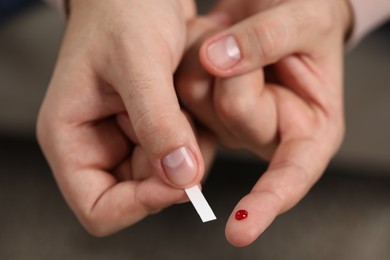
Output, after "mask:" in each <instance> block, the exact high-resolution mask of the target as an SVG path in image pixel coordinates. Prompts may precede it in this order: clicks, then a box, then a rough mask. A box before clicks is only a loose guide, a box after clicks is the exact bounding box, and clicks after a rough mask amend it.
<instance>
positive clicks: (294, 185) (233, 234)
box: [225, 138, 332, 246]
mask: <svg viewBox="0 0 390 260" xmlns="http://www.w3.org/2000/svg"><path fill="white" fill-rule="evenodd" d="M321 140H322V139H317V140H315V139H304V138H303V139H292V140H289V141H287V140H286V141H284V142H282V143H281V144H280V146H279V147H278V149H277V151H276V153H275V155H274V158H273V159H272V161H271V163H270V166H269V169H268V170H267V171H266V172H265V173H264V175H263V176H262V177H261V178H260V180H259V181H258V182H257V184H256V185H255V186H254V188H253V189H252V190H251V192H250V193H249V194H248V195H246V196H245V197H244V198H243V199H242V200H241V201H240V202H239V203H238V204H237V206H236V207H235V209H234V211H233V213H232V214H231V216H230V218H229V220H228V223H227V225H226V231H225V232H226V237H227V239H228V241H229V242H230V243H232V244H233V245H236V246H247V245H249V244H250V243H252V242H253V241H254V240H255V239H256V238H257V237H258V236H259V235H260V234H261V233H263V232H264V230H265V229H266V228H267V227H268V226H269V225H270V224H271V222H272V221H273V220H274V219H275V217H276V216H277V215H279V214H281V213H283V212H284V211H286V210H288V209H290V208H291V207H292V206H294V205H295V204H296V203H298V201H299V200H301V199H302V197H303V196H304V195H305V194H306V193H307V192H308V190H309V189H310V187H311V186H312V185H313V184H314V183H315V182H316V181H317V180H318V178H319V177H320V176H321V174H322V173H323V171H324V169H325V167H326V165H327V163H328V162H329V160H330V157H331V156H332V153H331V152H330V149H329V147H327V145H324V142H322V141H321ZM240 209H244V210H247V211H248V217H247V218H246V219H245V220H243V221H237V220H236V219H235V213H236V212H237V211H238V210H240Z"/></svg>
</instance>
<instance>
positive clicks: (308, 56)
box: [177, 0, 351, 246]
mask: <svg viewBox="0 0 390 260" xmlns="http://www.w3.org/2000/svg"><path fill="white" fill-rule="evenodd" d="M210 17H213V18H214V20H215V19H217V20H219V21H222V22H224V23H226V21H229V20H230V23H233V24H234V25H233V26H231V27H229V28H228V29H223V28H220V27H219V28H218V26H216V25H215V23H213V22H210V19H208V18H202V19H199V20H197V21H196V22H194V23H193V24H192V29H191V31H192V37H190V41H191V42H190V43H189V45H191V44H192V45H193V48H192V49H190V50H189V51H188V53H187V55H186V57H185V58H184V60H183V62H182V65H181V66H180V69H179V72H178V75H177V92H178V94H179V96H180V97H181V100H182V103H183V104H184V105H185V107H186V108H187V109H188V110H189V111H190V112H191V113H192V114H193V115H194V116H195V117H196V118H197V119H198V120H199V121H200V122H201V123H202V124H204V125H205V126H207V127H208V128H209V129H210V130H211V131H212V132H213V133H214V134H215V135H216V136H217V138H218V140H219V141H220V142H221V143H223V144H225V145H226V146H228V147H231V148H244V149H248V150H250V151H252V152H254V153H255V154H257V155H258V156H259V157H261V158H263V159H267V160H270V164H269V167H268V169H267V171H266V172H265V173H264V174H263V175H262V176H261V178H260V179H259V181H258V182H257V184H256V185H255V186H254V187H253V189H252V190H251V192H250V193H249V194H248V195H247V196H245V197H244V198H243V199H242V200H241V201H240V202H239V203H238V204H237V206H236V207H235V209H234V210H233V212H232V214H231V216H230V218H229V220H228V223H227V225H226V237H227V239H228V241H230V243H232V244H233V245H236V246H246V245H249V244H250V243H252V242H253V241H254V240H255V239H256V238H257V237H258V236H259V235H260V234H261V233H262V232H263V231H264V230H265V229H266V228H267V227H268V226H269V225H270V224H271V222H272V221H273V220H274V219H275V217H276V216H277V215H279V214H281V213H283V212H285V211H287V210H288V209H290V208H291V207H293V206H294V205H295V204H296V203H298V202H299V200H301V199H302V197H303V196H304V195H305V194H306V193H307V192H308V190H309V189H310V188H311V187H312V185H314V183H315V182H316V181H317V180H318V179H319V177H320V176H321V174H322V173H323V172H324V169H325V168H326V166H327V164H328V162H329V161H330V159H331V157H332V156H333V155H334V153H335V152H336V151H337V149H338V147H339V145H340V143H341V141H342V137H343V133H344V118H343V98H342V93H343V89H342V69H343V67H342V60H343V41H344V37H345V34H346V31H347V30H348V28H349V25H350V19H351V14H350V11H349V9H348V5H347V3H346V1H343V0H281V1H272V0H271V1H256V0H243V1H241V0H240V1H239V0H231V1H220V2H219V5H217V7H216V8H215V9H214V13H213V14H212V15H211V16H210ZM216 31H217V33H216ZM210 33H211V34H213V36H212V37H208V36H210ZM207 37H208V38H207ZM205 38H207V39H206V40H204V39H205ZM199 48H200V51H199ZM199 52H200V63H199V62H198V63H196V62H194V60H196V57H197V56H198V55H199V54H198V53H199ZM202 67H203V68H205V70H202ZM210 74H211V75H213V76H216V78H215V79H213V78H212V76H211V75H210ZM239 209H245V210H247V211H248V212H249V216H248V218H247V219H245V221H237V220H236V219H235V213H236V212H237V210H239Z"/></svg>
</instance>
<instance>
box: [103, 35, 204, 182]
mask: <svg viewBox="0 0 390 260" xmlns="http://www.w3.org/2000/svg"><path fill="white" fill-rule="evenodd" d="M151 35H153V33H145V37H144V38H142V40H137V41H134V42H133V43H131V44H129V46H130V47H128V46H127V45H126V46H120V47H118V49H117V50H116V53H119V54H120V57H121V58H120V59H121V60H119V61H118V60H111V61H110V62H109V64H105V66H103V67H100V68H98V69H99V71H100V72H101V73H102V74H103V75H104V78H105V79H106V80H107V81H108V82H109V83H110V84H111V85H112V86H114V87H115V88H116V89H117V91H118V92H119V94H120V96H121V97H122V99H123V102H124V104H125V107H126V110H127V114H128V115H129V119H130V123H131V125H132V127H133V130H134V134H135V138H136V139H137V140H138V142H139V143H140V145H141V146H142V148H143V149H144V151H145V153H146V155H147V157H148V158H149V160H150V161H151V163H152V165H153V167H154V168H155V170H156V172H157V173H158V174H160V176H161V177H162V178H163V180H165V181H166V182H167V183H169V184H170V185H173V186H175V187H178V188H184V187H188V186H193V185H195V184H196V183H197V182H199V180H200V179H201V178H202V174H203V168H204V166H203V161H202V157H201V155H200V151H199V147H198V145H197V143H196V138H195V136H194V133H193V131H192V129H191V126H190V124H189V122H188V121H187V119H186V117H185V116H184V115H183V113H182V112H181V110H180V106H179V103H178V100H177V97H176V93H175V90H174V87H173V79H172V78H173V70H174V64H173V62H171V61H172V59H173V58H172V57H171V56H170V54H169V53H167V50H166V48H163V47H162V46H161V39H158V38H155V37H154V36H151ZM157 43H158V44H157ZM141 49H145V50H147V51H146V52H140V51H138V50H141ZM115 57H118V54H117V55H115ZM107 66H108V67H111V68H112V70H110V71H111V72H110V73H107V70H106V68H107Z"/></svg>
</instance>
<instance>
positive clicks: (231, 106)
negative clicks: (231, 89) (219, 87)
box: [215, 95, 250, 128]
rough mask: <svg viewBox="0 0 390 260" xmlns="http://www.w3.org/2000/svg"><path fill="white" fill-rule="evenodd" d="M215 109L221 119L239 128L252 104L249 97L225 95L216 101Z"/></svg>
mask: <svg viewBox="0 0 390 260" xmlns="http://www.w3.org/2000/svg"><path fill="white" fill-rule="evenodd" d="M215 110H216V112H217V114H218V116H219V117H220V118H221V120H223V121H225V122H226V123H227V124H229V126H230V127H233V128H239V127H240V124H241V123H242V122H243V120H244V119H245V115H246V114H247V113H248V112H250V111H249V110H250V104H249V102H248V99H246V98H245V97H243V96H240V95H238V96H235V97H233V96H230V95H225V96H223V97H220V98H218V99H217V100H216V101H215Z"/></svg>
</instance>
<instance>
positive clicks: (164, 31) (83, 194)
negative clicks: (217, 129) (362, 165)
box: [37, 0, 215, 236]
mask: <svg viewBox="0 0 390 260" xmlns="http://www.w3.org/2000/svg"><path fill="white" fill-rule="evenodd" d="M70 6H71V12H70V16H69V21H68V24H67V28H66V33H65V36H64V40H63V43H62V47H61V51H60V53H59V57H58V61H57V64H56V67H55V71H54V74H53V77H52V79H51V82H50V85H49V88H48V91H47V94H46V97H45V100H44V102H43V105H42V108H41V111H40V114H39V119H38V124H37V135H38V140H39V143H40V145H41V147H42V150H43V152H44V154H45V156H46V158H47V160H48V162H49V164H50V167H51V169H52V171H53V174H54V177H55V179H56V181H57V183H58V185H59V188H60V189H61V192H62V194H63V196H64V197H65V199H66V201H67V203H68V204H69V206H70V207H71V209H72V210H73V212H74V213H75V214H76V216H77V217H78V219H79V220H80V222H81V223H82V224H83V225H84V227H85V228H86V229H87V230H88V231H89V232H90V233H91V234H93V235H96V236H106V235H109V234H111V233H113V232H116V231H118V230H120V229H123V228H125V227H128V226H130V225H132V224H134V223H136V222H138V221H140V220H141V219H143V218H144V217H146V216H148V215H149V214H152V213H155V212H158V211H160V210H161V209H163V208H165V207H167V206H169V205H172V204H174V203H180V202H183V201H186V200H187V199H186V196H185V193H184V191H183V188H185V187H189V186H193V185H196V184H197V183H199V181H200V180H201V178H202V176H203V173H204V170H205V168H207V167H208V165H210V163H211V160H212V158H213V155H214V151H215V144H214V141H213V138H212V137H211V136H210V135H208V134H207V133H205V132H202V131H196V130H195V129H194V128H193V127H192V125H191V120H190V118H189V117H188V115H186V114H185V113H184V112H183V111H182V110H181V108H180V106H179V103H178V100H177V96H176V93H175V90H174V87H173V73H174V71H175V70H176V67H177V65H178V63H179V61H180V59H181V57H182V54H183V51H184V47H185V41H186V30H187V29H186V21H187V20H189V19H191V18H192V17H194V15H195V8H194V4H193V2H192V1H187V0H183V1H177V0H166V1H160V0H144V1H138V0H114V1H105V0H75V1H71V2H70ZM151 72H152V73H151ZM183 146H185V147H187V148H188V150H189V151H191V152H192V154H193V157H194V159H195V161H196V164H195V166H196V176H195V177H194V178H193V180H192V181H190V182H188V183H186V184H184V185H175V184H174V183H172V182H171V181H170V180H169V179H168V178H167V176H166V174H165V172H164V169H163V167H162V158H164V156H166V155H167V154H169V153H170V152H171V151H173V150H175V149H177V148H178V147H183ZM202 155H203V156H202Z"/></svg>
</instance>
